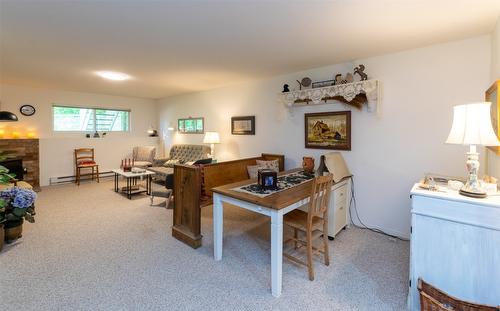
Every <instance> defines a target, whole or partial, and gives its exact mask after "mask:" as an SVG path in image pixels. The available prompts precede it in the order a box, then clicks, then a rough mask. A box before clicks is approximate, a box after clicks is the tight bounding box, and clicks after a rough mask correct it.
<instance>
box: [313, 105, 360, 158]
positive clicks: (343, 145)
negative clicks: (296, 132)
mask: <svg viewBox="0 0 500 311" xmlns="http://www.w3.org/2000/svg"><path fill="white" fill-rule="evenodd" d="M304 116H305V118H304V127H305V145H306V148H315V149H332V150H351V112H350V111H336V112H320V113H306V114H305V115H304Z"/></svg>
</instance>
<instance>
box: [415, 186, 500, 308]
mask: <svg viewBox="0 0 500 311" xmlns="http://www.w3.org/2000/svg"><path fill="white" fill-rule="evenodd" d="M411 198H412V209H411V249H410V289H409V296H410V297H409V298H410V301H409V303H410V310H420V302H419V295H418V290H417V280H418V278H419V277H421V278H422V279H423V280H425V281H426V282H427V283H430V284H432V285H433V286H435V287H438V288H440V289H442V290H443V291H445V292H447V293H448V294H450V295H452V296H455V297H458V298H460V299H464V300H469V301H472V302H477V303H481V304H489V305H494V306H496V305H500V197H499V196H490V197H488V198H486V199H474V198H468V197H465V196H462V195H459V194H458V193H457V192H456V191H448V192H435V191H427V190H421V189H419V188H418V187H417V185H415V186H414V187H413V189H412V190H411Z"/></svg>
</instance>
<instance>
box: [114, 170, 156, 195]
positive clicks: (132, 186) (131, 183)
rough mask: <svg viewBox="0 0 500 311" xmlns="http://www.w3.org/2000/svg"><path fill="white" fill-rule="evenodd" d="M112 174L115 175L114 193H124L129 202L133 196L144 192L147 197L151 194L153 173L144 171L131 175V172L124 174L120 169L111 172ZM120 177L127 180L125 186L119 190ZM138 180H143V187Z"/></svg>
mask: <svg viewBox="0 0 500 311" xmlns="http://www.w3.org/2000/svg"><path fill="white" fill-rule="evenodd" d="M113 173H115V192H123V193H125V194H126V195H127V198H128V199H129V200H131V199H132V195H133V194H139V193H144V192H145V193H146V194H147V195H150V194H151V179H152V177H153V175H154V174H155V173H154V172H151V171H148V170H146V171H145V172H141V173H132V172H125V171H123V170H122V169H116V170H113ZM120 176H123V177H125V179H126V180H127V185H126V186H124V187H121V188H120V187H119V179H120ZM139 180H144V181H145V183H144V185H141V184H140V183H139V182H138V181H139Z"/></svg>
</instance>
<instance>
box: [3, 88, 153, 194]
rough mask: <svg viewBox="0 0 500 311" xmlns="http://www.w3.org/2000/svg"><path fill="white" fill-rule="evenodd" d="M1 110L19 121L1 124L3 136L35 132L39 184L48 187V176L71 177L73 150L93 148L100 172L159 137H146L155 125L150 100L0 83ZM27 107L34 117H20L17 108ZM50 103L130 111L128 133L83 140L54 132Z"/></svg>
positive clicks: (114, 166)
mask: <svg viewBox="0 0 500 311" xmlns="http://www.w3.org/2000/svg"><path fill="white" fill-rule="evenodd" d="M0 103H1V109H2V110H7V111H11V112H14V113H16V115H17V116H18V118H19V122H9V123H0V129H3V130H4V131H5V132H6V133H11V132H13V131H18V132H20V133H21V135H22V137H23V136H25V135H26V133H27V132H35V133H36V134H37V137H39V138H40V184H41V185H42V186H44V185H48V183H49V178H50V177H57V176H68V175H73V174H74V163H73V162H74V160H73V150H74V149H75V148H85V147H92V148H95V153H96V160H97V162H98V163H99V168H100V170H101V171H107V170H110V169H112V168H116V167H118V166H119V164H120V160H121V159H122V158H123V157H125V156H130V155H131V152H132V148H133V146H137V145H156V144H158V138H150V137H148V136H147V133H146V131H147V129H148V128H149V126H150V125H153V126H156V124H157V116H156V105H155V102H154V101H153V100H150V99H140V98H133V97H119V96H109V95H100V94H90V93H78V92H66V91H57V90H46V89H38V88H29V87H21V86H14V85H8V84H0ZM23 104H30V105H33V106H34V107H35V108H36V113H35V115H33V116H31V117H26V116H23V115H22V114H21V113H19V108H20V106H21V105H23ZM52 104H64V105H75V106H89V107H106V108H120V109H131V126H130V132H128V133H108V134H107V136H106V138H102V139H93V138H90V139H89V138H85V135H84V134H83V133H67V132H66V133H60V132H59V133H56V132H53V130H52Z"/></svg>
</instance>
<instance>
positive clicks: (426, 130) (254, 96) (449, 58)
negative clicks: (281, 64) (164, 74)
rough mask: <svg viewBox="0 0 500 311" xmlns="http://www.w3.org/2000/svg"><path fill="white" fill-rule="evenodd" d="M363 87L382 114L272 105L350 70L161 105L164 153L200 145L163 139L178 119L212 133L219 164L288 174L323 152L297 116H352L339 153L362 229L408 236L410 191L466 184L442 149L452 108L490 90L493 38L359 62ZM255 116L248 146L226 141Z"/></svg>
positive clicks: (455, 153) (244, 139) (459, 159)
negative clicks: (289, 91) (255, 163)
mask: <svg viewBox="0 0 500 311" xmlns="http://www.w3.org/2000/svg"><path fill="white" fill-rule="evenodd" d="M354 63H355V64H358V63H363V64H365V65H366V68H367V69H366V72H367V73H368V74H369V76H370V78H376V79H379V80H380V81H381V82H382V90H383V99H382V103H381V105H380V111H379V114H378V115H376V114H373V113H368V112H367V111H366V109H364V110H363V111H359V110H356V109H351V108H350V107H347V106H345V105H343V104H333V105H332V104H328V105H320V106H316V107H299V108H293V110H292V111H291V113H290V112H288V111H287V109H286V108H284V107H283V106H282V105H280V104H279V103H278V101H277V95H278V94H279V92H280V91H281V89H282V85H283V84H284V83H288V84H290V85H291V86H292V87H295V86H296V85H297V83H296V82H295V80H296V79H301V78H302V77H304V76H309V77H311V78H312V79H313V80H316V81H318V80H323V79H328V78H332V77H333V75H334V74H335V73H337V72H342V73H345V72H347V71H352V68H353V66H352V64H340V65H335V66H329V67H323V68H316V69H311V70H308V71H304V72H300V73H293V74H289V75H285V76H278V77H274V78H271V79H267V80H261V81H256V82H251V83H245V84H239V85H235V86H231V87H226V88H221V89H216V90H212V91H207V92H200V93H195V94H189V95H183V96H177V97H170V98H165V99H162V100H159V101H158V102H159V108H158V109H159V115H160V121H161V122H160V127H161V129H162V133H163V135H164V137H163V138H164V144H165V146H166V149H168V148H169V147H170V145H171V144H172V143H201V142H202V139H203V137H202V135H193V134H177V133H171V132H168V131H167V127H168V126H175V125H176V120H177V118H181V117H188V116H192V117H197V116H203V117H205V128H206V130H208V131H218V132H219V133H220V135H221V141H222V143H221V144H220V145H217V146H216V156H217V158H218V159H219V160H228V159H234V158H240V157H247V156H255V155H258V154H260V153H261V152H275V153H282V154H285V156H286V168H287V169H289V168H293V167H298V166H300V164H301V159H302V156H305V155H312V156H314V157H316V161H317V162H316V163H319V156H320V155H321V154H323V153H326V152H328V150H313V149H305V148H304V113H307V112H322V111H334V110H346V109H349V110H352V151H346V152H342V153H343V155H344V157H345V159H346V161H347V163H348V165H349V168H350V169H351V171H352V173H353V174H354V176H355V185H356V194H357V200H358V210H359V212H360V215H361V217H362V219H363V220H364V222H365V223H366V224H369V225H371V226H376V227H380V228H383V229H384V230H386V231H388V232H392V233H395V234H399V235H403V236H408V234H409V224H410V213H409V211H410V200H409V190H410V188H411V186H412V184H413V183H414V182H415V181H417V180H418V179H419V178H421V177H422V176H423V175H424V173H426V172H437V173H442V174H450V175H462V176H463V175H464V174H465V168H464V156H465V151H466V148H464V147H462V146H452V145H445V144H444V141H445V139H446V137H447V135H448V132H449V130H450V128H451V122H452V117H453V116H452V106H453V105H456V104H461V103H464V102H467V101H471V100H477V99H478V98H482V96H483V91H484V89H485V87H486V86H487V85H488V82H489V72H490V37H489V36H481V37H477V38H473V39H469V40H465V41H459V42H451V43H446V44H440V45H435V46H430V47H426V48H422V49H416V50H411V51H406V52H401V53H395V54H389V55H383V56H378V57H372V58H368V59H361V60H356V61H355V62H354ZM241 115H255V116H256V135H255V136H233V135H231V130H230V118H231V116H241Z"/></svg>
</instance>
